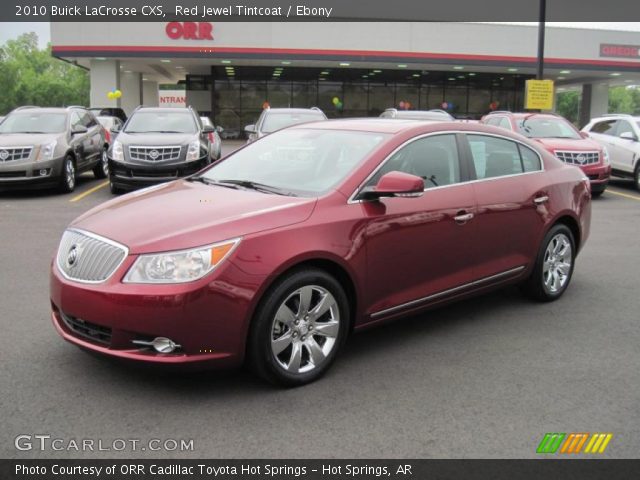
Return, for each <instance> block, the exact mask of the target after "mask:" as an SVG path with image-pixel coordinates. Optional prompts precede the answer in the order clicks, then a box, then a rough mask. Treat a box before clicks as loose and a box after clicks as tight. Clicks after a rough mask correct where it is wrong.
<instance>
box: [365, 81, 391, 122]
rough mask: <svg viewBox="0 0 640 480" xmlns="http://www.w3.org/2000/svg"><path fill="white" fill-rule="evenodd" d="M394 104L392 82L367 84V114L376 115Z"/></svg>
mask: <svg viewBox="0 0 640 480" xmlns="http://www.w3.org/2000/svg"><path fill="white" fill-rule="evenodd" d="M394 104H395V85H394V84H379V83H371V84H369V116H370V117H377V116H379V115H380V114H381V113H382V112H384V111H385V110H386V109H387V108H393V106H394Z"/></svg>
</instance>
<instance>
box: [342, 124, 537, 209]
mask: <svg viewBox="0 0 640 480" xmlns="http://www.w3.org/2000/svg"><path fill="white" fill-rule="evenodd" d="M496 128H500V127H496ZM459 133H462V134H464V135H480V136H483V137H496V138H500V139H502V140H507V141H511V142H514V143H518V144H520V145H522V146H523V147H525V148H528V149H529V150H531V151H532V152H533V153H535V154H536V155H537V156H538V159H539V160H540V170H534V171H532V172H522V173H514V174H511V175H503V176H501V177H491V178H476V179H475V180H466V181H464V182H458V183H451V184H449V185H442V186H441V187H431V188H425V189H424V192H428V191H431V190H438V189H441V188H449V187H457V186H459V185H469V184H472V183H477V182H488V181H492V180H500V179H502V178H510V177H518V176H521V175H531V174H535V173H544V172H545V171H546V170H545V165H544V160H543V158H542V155H540V153H539V152H538V151H537V150H535V149H534V148H531V147H530V146H529V145H527V144H526V143H524V142H522V141H521V140H516V139H513V138H509V137H506V136H504V135H499V134H497V133H485V132H470V131H465V130H446V131H441V132H430V133H423V134H422V135H419V136H417V137H413V138H411V139H409V140H407V141H405V142H404V143H402V144H401V145H398V146H397V147H396V148H395V149H393V151H392V152H391V153H389V155H387V157H386V158H385V159H384V160H383V161H382V162H380V164H379V165H378V166H377V167H376V168H375V169H374V170H373V172H371V173H370V174H369V175H368V176H367V178H365V180H364V181H363V182H361V183H360V185H358V186H357V187H356V189H355V190H354V192H353V193H352V194H351V196H350V197H349V199H348V200H347V205H351V204H355V203H362V202H363V201H365V200H356V199H355V198H356V197H357V196H358V193H359V192H360V191H361V190H362V189H363V188H364V187H365V185H366V184H367V183H368V182H369V180H371V178H373V176H374V175H375V174H376V173H378V171H379V170H380V169H381V168H382V167H383V166H384V165H385V164H386V163H387V162H388V161H389V160H390V159H391V157H393V156H394V155H395V154H396V153H397V152H398V150H400V149H402V148H404V147H406V146H407V145H409V144H410V143H412V142H415V141H417V140H421V139H423V138H427V137H432V136H435V135H451V134H453V135H457V134H459ZM458 157H460V152H458ZM366 201H369V200H366Z"/></svg>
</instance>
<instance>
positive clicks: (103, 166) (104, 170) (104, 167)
mask: <svg viewBox="0 0 640 480" xmlns="http://www.w3.org/2000/svg"><path fill="white" fill-rule="evenodd" d="M93 175H94V177H96V178H98V179H103V178H107V177H108V176H109V158H108V157H107V149H106V148H103V149H102V153H101V154H100V160H99V161H98V163H97V164H96V166H95V167H93Z"/></svg>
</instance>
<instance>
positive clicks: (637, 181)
mask: <svg viewBox="0 0 640 480" xmlns="http://www.w3.org/2000/svg"><path fill="white" fill-rule="evenodd" d="M633 183H634V185H635V187H636V190H638V191H640V160H638V162H637V165H636V171H635V172H634V173H633Z"/></svg>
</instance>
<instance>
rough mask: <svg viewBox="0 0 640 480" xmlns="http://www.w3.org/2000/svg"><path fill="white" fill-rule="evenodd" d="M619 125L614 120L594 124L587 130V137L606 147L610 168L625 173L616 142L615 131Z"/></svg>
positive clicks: (621, 156)
mask: <svg viewBox="0 0 640 480" xmlns="http://www.w3.org/2000/svg"><path fill="white" fill-rule="evenodd" d="M619 123H620V122H619V120H617V119H615V118H611V119H607V120H601V121H599V122H596V123H594V124H593V125H592V126H591V128H590V129H589V136H590V137H592V138H593V139H594V140H596V141H597V142H598V143H600V144H601V145H602V146H604V147H606V149H607V151H608V152H609V160H610V161H611V167H612V168H614V169H615V170H621V171H625V170H626V169H625V167H624V163H623V160H624V159H623V154H622V152H621V151H620V150H619V149H618V145H617V141H616V131H617V129H618V124H619Z"/></svg>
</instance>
